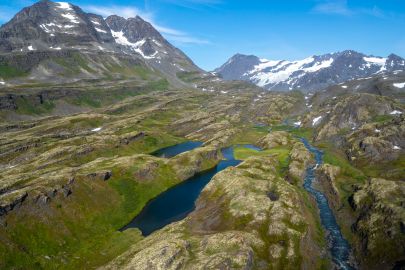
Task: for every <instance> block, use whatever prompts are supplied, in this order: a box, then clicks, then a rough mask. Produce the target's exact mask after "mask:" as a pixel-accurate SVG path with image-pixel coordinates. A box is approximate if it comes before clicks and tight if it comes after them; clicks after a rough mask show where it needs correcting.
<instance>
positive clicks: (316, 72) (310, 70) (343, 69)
mask: <svg viewBox="0 0 405 270" xmlns="http://www.w3.org/2000/svg"><path fill="white" fill-rule="evenodd" d="M396 70H405V60H404V59H403V58H401V57H399V56H397V55H394V54H391V55H389V56H388V57H387V58H384V57H375V56H368V55H364V54H362V53H358V52H355V51H351V50H348V51H343V52H338V53H331V54H325V55H319V56H316V55H314V56H311V57H308V58H305V59H303V60H298V61H285V60H267V59H260V58H258V57H256V56H253V55H241V54H236V55H234V56H233V57H231V58H230V59H229V60H228V61H227V62H226V63H225V64H224V65H222V66H221V67H219V68H217V69H216V70H215V72H216V73H217V74H219V75H220V76H222V78H224V79H226V80H244V81H249V82H252V83H254V84H256V85H258V86H261V87H264V88H266V89H269V90H280V91H285V90H293V89H300V90H303V91H311V90H320V89H323V88H325V87H327V86H330V85H334V84H339V83H343V82H346V81H349V80H353V79H358V78H366V77H370V76H373V75H375V74H380V73H384V72H393V71H396Z"/></svg>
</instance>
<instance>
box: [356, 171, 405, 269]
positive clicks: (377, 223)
mask: <svg viewBox="0 0 405 270" xmlns="http://www.w3.org/2000/svg"><path fill="white" fill-rule="evenodd" d="M349 202H350V203H351V206H352V207H353V209H354V210H355V211H356V213H357V214H358V218H357V221H356V222H355V224H353V231H354V233H355V234H356V235H357V236H358V239H359V243H358V245H357V246H356V249H357V250H356V251H357V252H358V254H359V256H358V258H359V259H360V261H361V264H362V265H363V267H364V269H393V267H394V265H395V264H397V263H399V262H400V261H403V260H404V259H405V229H404V228H405V208H404V206H405V183H404V182H402V181H397V182H396V181H389V180H385V179H377V178H373V179H371V180H369V181H368V182H367V183H366V184H365V185H364V186H362V187H360V188H359V189H358V190H357V191H356V192H355V193H354V195H353V196H352V197H351V198H349Z"/></svg>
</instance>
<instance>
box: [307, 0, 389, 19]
mask: <svg viewBox="0 0 405 270" xmlns="http://www.w3.org/2000/svg"><path fill="white" fill-rule="evenodd" d="M312 11H313V12H315V13H321V14H335V15H343V16H352V15H359V14H363V15H368V16H373V17H378V18H383V17H385V14H384V12H383V11H382V10H381V9H379V8H378V7H377V6H373V7H372V8H351V7H349V5H348V1H347V0H326V1H322V2H321V3H319V4H317V5H315V7H314V8H313V9H312Z"/></svg>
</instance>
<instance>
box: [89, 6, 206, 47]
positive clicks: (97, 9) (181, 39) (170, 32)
mask: <svg viewBox="0 0 405 270" xmlns="http://www.w3.org/2000/svg"><path fill="white" fill-rule="evenodd" d="M196 1H213V0H196ZM83 9H84V10H86V11H87V12H92V13H95V14H98V15H101V16H103V17H108V16H110V15H118V16H121V17H124V18H133V17H135V16H137V15H138V16H140V17H141V18H143V19H144V20H146V21H147V22H149V23H151V24H152V25H153V27H155V28H156V30H158V31H159V32H160V33H161V34H162V35H163V36H165V37H166V38H167V39H168V40H169V41H172V42H174V43H177V44H179V45H182V44H208V43H209V42H208V41H206V40H203V39H200V38H196V37H193V36H191V35H189V34H188V33H185V32H183V31H180V30H177V29H174V28H170V27H167V26H162V25H160V24H158V23H156V21H155V19H154V16H153V13H150V12H145V11H143V10H141V9H138V8H136V7H132V6H117V5H113V6H94V5H91V6H83Z"/></svg>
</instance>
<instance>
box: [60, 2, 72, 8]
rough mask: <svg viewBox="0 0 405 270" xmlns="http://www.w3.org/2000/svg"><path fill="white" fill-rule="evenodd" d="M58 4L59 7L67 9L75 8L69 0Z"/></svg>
mask: <svg viewBox="0 0 405 270" xmlns="http://www.w3.org/2000/svg"><path fill="white" fill-rule="evenodd" d="M56 4H58V5H59V6H58V8H61V9H66V10H73V9H72V7H71V6H70V4H69V3H67V2H56Z"/></svg>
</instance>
